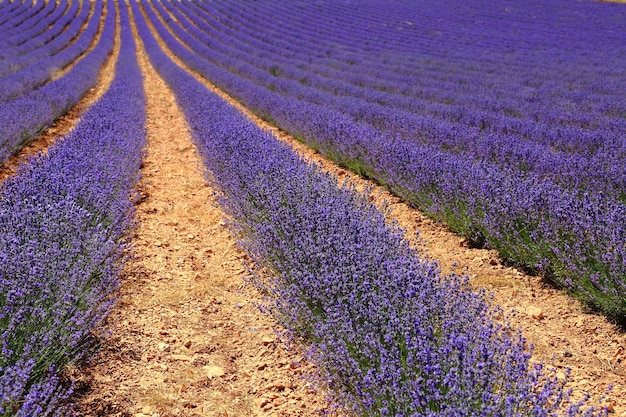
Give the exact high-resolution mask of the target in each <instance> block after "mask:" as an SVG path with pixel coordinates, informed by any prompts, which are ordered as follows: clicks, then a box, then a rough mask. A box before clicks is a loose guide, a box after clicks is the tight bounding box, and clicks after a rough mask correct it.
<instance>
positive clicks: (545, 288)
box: [153, 30, 626, 417]
mask: <svg viewBox="0 0 626 417" xmlns="http://www.w3.org/2000/svg"><path fill="white" fill-rule="evenodd" d="M153 33H154V35H155V37H156V38H157V39H158V41H159V44H160V45H161V47H162V49H163V50H164V51H166V53H167V54H168V55H169V56H170V57H171V58H172V59H174V61H175V62H176V63H177V64H178V65H179V66H181V67H183V68H185V69H186V70H187V71H188V72H190V73H191V74H193V75H194V76H195V77H196V78H197V79H198V80H200V81H202V82H203V83H204V85H205V86H206V87H207V88H209V89H210V90H211V91H213V92H215V93H217V94H218V95H220V96H221V97H222V98H224V99H225V100H226V101H228V102H229V103H230V104H231V105H233V106H235V107H236V108H237V109H238V110H239V111H241V112H242V113H244V114H245V115H246V116H247V117H248V118H249V119H250V120H252V121H254V123H256V124H257V125H258V126H259V127H261V128H263V129H266V130H268V131H271V132H272V133H273V134H274V135H275V136H276V137H277V138H278V139H280V140H282V141H284V142H285V143H287V144H289V145H290V146H291V147H292V148H293V149H294V150H296V151H297V152H298V154H299V155H300V156H301V157H302V158H304V159H307V160H309V161H311V162H314V163H317V164H319V165H320V167H321V169H323V170H325V171H327V172H331V173H334V174H335V175H337V176H338V177H340V178H345V179H347V180H349V181H351V182H353V183H355V184H356V185H357V187H358V188H359V189H361V190H365V189H371V191H370V192H371V195H372V198H373V200H374V201H375V203H376V204H378V205H382V204H383V202H388V203H389V204H390V205H391V207H392V209H393V211H392V213H391V215H390V217H389V219H390V221H391V220H392V219H393V220H396V221H397V222H398V223H399V225H400V226H402V227H403V228H405V229H406V231H407V237H408V238H409V239H411V240H413V241H414V242H415V244H416V245H418V246H419V248H420V250H421V251H422V253H423V255H424V256H425V257H428V258H429V259H431V260H432V261H436V262H437V263H438V264H439V266H440V268H441V269H442V271H444V272H446V273H448V272H455V273H457V274H461V275H467V276H469V277H470V282H471V283H472V285H473V286H474V287H476V288H485V289H486V290H487V291H488V292H489V293H492V294H493V303H494V304H496V305H499V306H501V307H502V308H503V309H504V314H505V315H506V316H507V317H508V318H509V319H510V321H511V322H512V323H513V324H514V325H515V326H518V327H521V328H522V329H523V333H524V336H525V337H526V339H527V340H529V341H530V342H531V343H532V344H533V345H534V346H535V351H534V352H535V353H534V356H535V359H536V360H543V361H546V362H550V361H552V360H553V361H554V366H555V367H556V368H557V369H558V370H559V373H560V374H561V375H562V374H564V372H565V370H566V369H567V368H570V369H571V378H572V383H571V386H572V388H574V389H575V390H576V391H577V392H588V393H590V394H591V395H592V396H593V398H596V399H598V398H600V397H602V396H603V395H605V393H606V391H607V387H608V386H609V385H612V386H613V389H612V391H611V392H610V394H609V395H608V397H607V400H606V404H608V405H609V409H610V410H613V411H614V412H615V413H617V415H621V416H625V417H626V382H625V381H626V334H625V333H624V331H623V330H622V329H620V328H619V327H617V326H615V325H614V324H612V323H610V322H609V321H608V320H607V319H606V318H605V317H603V316H601V315H597V314H593V313H592V312H589V311H588V310H587V309H586V308H585V307H584V306H582V305H581V303H580V302H579V301H577V300H575V299H573V298H572V297H570V296H569V295H567V294H566V293H564V292H562V291H560V290H558V289H555V288H554V287H552V286H551V285H549V284H547V283H546V282H545V281H544V280H543V279H542V277H539V276H530V275H527V274H525V273H523V272H521V271H519V270H518V269H516V268H513V267H508V266H506V265H502V263H501V260H500V259H499V258H498V254H497V252H496V251H492V250H485V249H474V248H470V247H468V245H467V243H466V242H465V239H463V238H461V237H459V236H458V235H456V234H454V233H453V232H451V231H450V230H449V229H447V228H446V226H445V225H443V224H441V223H437V222H434V221H433V220H431V219H430V218H428V217H427V216H425V215H424V214H423V213H422V212H420V211H419V210H416V209H414V208H411V207H410V206H408V205H407V204H405V203H403V202H402V201H401V200H400V199H399V198H397V197H395V196H393V195H392V194H390V193H389V192H388V191H387V190H386V189H385V188H384V187H381V186H378V185H376V184H374V183H373V182H372V181H369V180H366V179H363V178H361V177H360V176H358V175H356V174H354V173H352V172H350V171H347V170H345V169H343V168H341V167H339V166H337V165H336V164H334V163H333V162H332V161H330V160H329V159H328V158H326V157H324V156H323V155H320V154H319V153H316V152H315V151H313V150H312V149H310V148H308V147H307V146H305V145H303V144H302V143H300V142H298V141H297V140H296V139H295V138H293V137H292V136H290V135H289V134H287V133H286V132H284V131H282V130H280V129H279V128H277V127H276V126H273V125H271V124H270V123H268V122H266V121H265V120H263V119H260V118H259V117H257V116H256V115H255V114H253V113H252V112H251V111H250V110H248V109H247V108H246V107H245V106H243V105H242V104H240V103H239V102H238V101H237V100H236V99H234V98H233V97H231V96H229V95H228V94H227V93H226V92H224V91H222V90H220V89H219V88H217V87H216V86H214V85H213V84H212V83H211V82H210V81H207V80H206V79H204V78H203V77H202V76H200V75H199V74H197V73H195V72H194V71H193V70H191V69H189V68H188V67H187V66H186V65H184V64H183V63H182V62H181V61H180V60H179V59H178V58H177V57H175V56H174V55H173V54H172V52H171V51H170V50H169V49H168V48H167V46H166V45H165V44H164V43H163V42H162V40H161V39H160V38H159V37H158V35H157V34H156V32H155V31H154V30H153ZM173 35H174V34H173ZM174 36H175V35H174ZM177 39H178V38H177ZM418 231H419V239H414V237H415V235H416V233H417V232H418Z"/></svg>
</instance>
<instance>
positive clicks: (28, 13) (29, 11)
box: [0, 0, 46, 34]
mask: <svg viewBox="0 0 626 417" xmlns="http://www.w3.org/2000/svg"><path fill="white" fill-rule="evenodd" d="M45 3H46V2H45V1H44V0H27V1H25V2H24V3H23V4H22V7H21V8H20V11H19V12H18V13H16V14H15V15H14V16H13V17H12V18H11V19H10V20H9V21H7V22H6V23H5V24H3V25H2V26H1V27H0V31H2V33H3V34H12V33H14V32H15V30H16V29H17V28H18V27H19V26H21V25H22V24H24V23H26V24H28V20H29V19H30V18H31V17H32V16H34V15H36V14H37V13H39V12H40V11H41V9H42V8H43V7H44V6H45Z"/></svg>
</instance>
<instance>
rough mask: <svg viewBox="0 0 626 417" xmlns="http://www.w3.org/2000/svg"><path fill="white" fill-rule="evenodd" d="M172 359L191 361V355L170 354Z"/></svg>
mask: <svg viewBox="0 0 626 417" xmlns="http://www.w3.org/2000/svg"><path fill="white" fill-rule="evenodd" d="M172 359H174V360H177V361H189V362H191V361H192V357H191V356H187V355H172Z"/></svg>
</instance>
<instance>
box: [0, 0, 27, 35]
mask: <svg viewBox="0 0 626 417" xmlns="http://www.w3.org/2000/svg"><path fill="white" fill-rule="evenodd" d="M3 4H4V6H5V7H4V10H3V15H2V17H0V33H2V31H3V30H4V29H5V27H6V26H7V24H8V22H9V21H10V20H11V19H13V17H15V15H16V14H17V13H20V12H21V10H22V9H21V8H20V7H21V6H22V4H21V2H19V1H14V2H7V1H5V2H4V3H3Z"/></svg>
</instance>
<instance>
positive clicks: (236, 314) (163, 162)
mask: <svg viewBox="0 0 626 417" xmlns="http://www.w3.org/2000/svg"><path fill="white" fill-rule="evenodd" d="M140 64H141V67H142V70H143V72H144V75H145V84H144V85H145V90H146V93H147V100H148V107H147V135H148V146H147V149H146V156H145V161H144V168H143V188H142V190H143V191H142V196H143V199H142V202H141V203H140V204H139V205H138V206H137V220H138V221H139V222H140V224H139V226H138V228H137V230H136V231H135V235H134V239H133V240H134V245H135V248H134V251H133V255H134V257H135V259H134V260H133V261H132V262H130V264H129V266H128V268H127V270H126V272H125V274H124V277H123V287H122V290H121V299H120V303H119V305H118V307H117V308H116V310H115V311H114V312H113V314H112V315H111V317H110V319H109V321H108V324H109V326H111V327H112V329H111V331H112V337H110V338H109V339H106V340H104V345H103V351H102V352H101V354H100V355H98V356H97V357H96V358H95V359H94V361H93V363H92V366H90V367H89V369H87V370H86V374H85V375H83V377H82V380H80V381H78V382H79V385H80V386H81V387H82V388H81V391H82V393H81V397H80V398H78V401H79V404H78V406H79V415H81V416H105V415H106V416H114V415H116V416H134V417H145V416H152V417H155V416H159V417H165V416H256V415H276V416H314V415H318V414H319V413H317V412H316V409H318V408H324V407H325V406H326V404H325V402H324V400H323V398H322V397H321V396H320V395H319V394H316V393H315V392H314V391H312V390H311V388H310V387H309V385H308V384H307V383H306V381H305V380H304V379H303V378H302V375H303V374H304V373H305V372H306V371H307V369H308V365H307V364H306V363H305V362H304V361H303V359H302V356H301V355H300V353H299V352H298V351H297V349H295V348H291V350H288V349H287V348H286V347H285V345H284V344H283V343H282V342H280V340H279V339H278V338H277V337H276V335H275V332H274V323H273V321H272V320H271V318H270V317H269V316H266V315H263V314H261V313H260V311H259V309H258V308H257V307H256V306H255V302H259V301H260V299H259V295H258V294H257V293H256V292H255V290H254V288H252V287H251V286H249V285H247V284H245V283H244V281H243V280H242V276H243V275H244V274H245V272H244V261H245V255H244V254H243V253H242V252H241V251H240V250H238V248H237V245H236V242H235V240H234V239H233V238H232V236H231V235H230V233H229V232H228V230H227V229H226V227H225V225H224V223H223V222H222V219H223V216H224V214H223V213H222V212H221V211H220V210H219V208H217V206H216V203H215V201H214V199H213V197H212V190H211V189H210V188H209V187H208V185H207V184H206V182H205V180H204V178H203V174H202V172H201V170H202V168H201V161H200V159H199V156H198V153H197V150H196V148H195V147H194V146H193V144H192V143H191V139H190V135H189V132H188V128H187V125H186V123H185V120H184V117H183V115H182V113H181V112H180V110H179V109H178V107H177V106H176V103H175V100H174V97H173V95H172V92H171V91H170V90H169V89H168V88H167V86H166V85H165V83H164V82H163V80H162V79H160V78H159V77H158V75H157V74H156V72H155V71H154V70H153V69H152V67H151V66H150V65H149V63H148V61H147V58H146V56H145V53H144V52H143V51H141V54H140Z"/></svg>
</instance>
